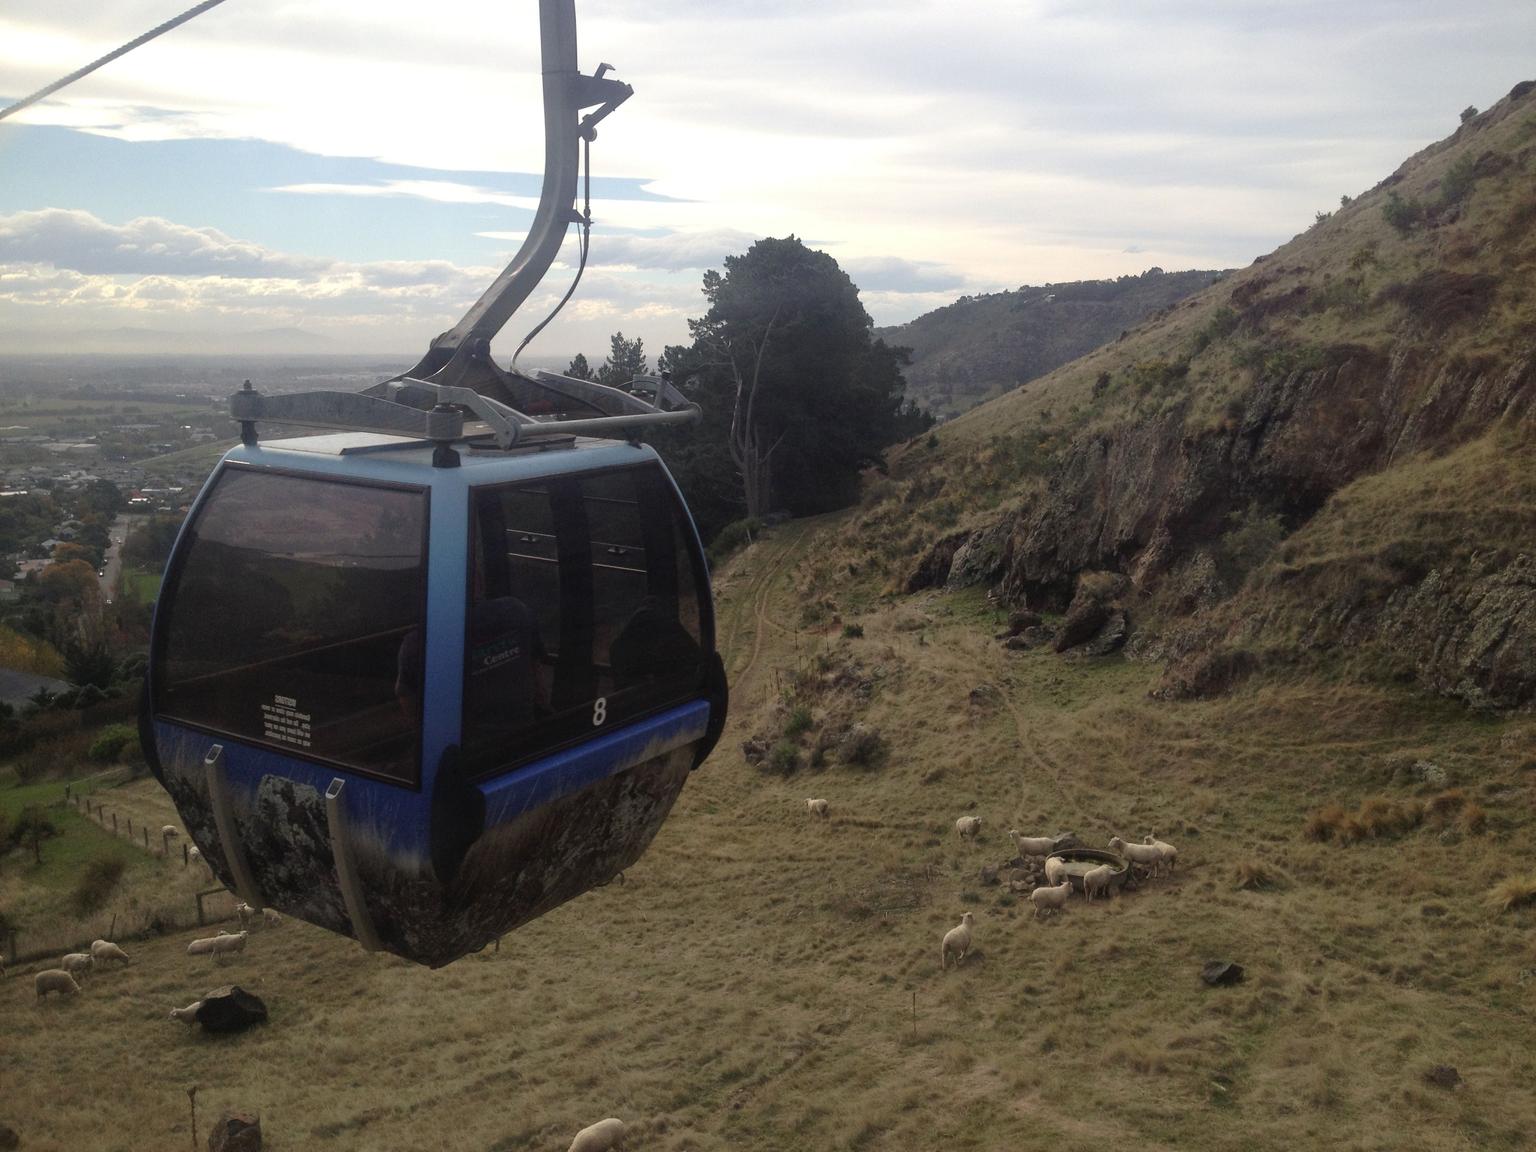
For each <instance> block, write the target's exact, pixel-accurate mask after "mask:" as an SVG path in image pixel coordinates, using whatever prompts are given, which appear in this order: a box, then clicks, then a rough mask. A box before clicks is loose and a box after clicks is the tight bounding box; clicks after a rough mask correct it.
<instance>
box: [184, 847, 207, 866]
mask: <svg viewBox="0 0 1536 1152" xmlns="http://www.w3.org/2000/svg"><path fill="white" fill-rule="evenodd" d="M202 862H203V850H202V849H201V848H188V849H187V863H188V864H201V863H202Z"/></svg>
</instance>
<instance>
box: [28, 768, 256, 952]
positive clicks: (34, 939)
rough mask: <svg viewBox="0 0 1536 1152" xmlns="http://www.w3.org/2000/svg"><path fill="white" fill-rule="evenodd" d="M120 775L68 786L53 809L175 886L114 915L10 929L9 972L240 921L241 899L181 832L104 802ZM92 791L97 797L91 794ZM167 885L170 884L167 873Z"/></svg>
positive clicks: (35, 844) (35, 845)
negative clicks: (90, 826)
mask: <svg viewBox="0 0 1536 1152" xmlns="http://www.w3.org/2000/svg"><path fill="white" fill-rule="evenodd" d="M115 775H116V774H103V775H102V776H98V777H95V778H92V779H90V780H85V781H73V782H71V783H68V784H65V785H64V791H63V795H62V796H61V797H60V798H59V799H57V800H55V801H52V802H51V803H50V804H49V807H51V808H54V809H60V808H66V809H72V810H73V811H74V812H75V813H76V814H78V815H79V816H81V817H82V818H84V819H87V820H90V821H91V822H92V823H94V824H95V825H97V826H98V827H99V828H101V829H102V830H103V831H105V832H110V833H112V834H113V835H114V836H117V837H118V838H119V839H126V840H127V841H128V842H129V843H130V844H132V845H133V846H134V847H135V848H138V849H139V850H140V851H142V852H144V853H146V854H148V855H150V856H152V857H154V858H155V859H157V860H159V861H161V862H162V864H163V865H164V866H165V867H166V868H168V869H172V870H174V871H173V872H172V876H173V877H175V879H174V880H173V881H172V883H171V884H162V885H160V886H159V887H158V888H157V889H156V890H155V891H154V892H153V893H152V894H150V895H146V894H144V893H140V894H138V895H137V896H136V897H135V898H130V899H128V900H127V901H126V902H125V903H124V905H123V906H121V907H118V908H117V909H116V910H115V911H112V912H110V913H108V912H106V911H103V912H102V913H101V914H98V915H95V916H91V917H69V916H63V917H60V918H58V919H57V920H55V921H53V922H50V923H48V924H47V925H38V926H35V927H34V926H31V925H26V924H21V925H7V926H6V927H5V930H4V933H3V937H0V956H3V958H4V961H5V963H6V964H7V965H18V964H30V963H32V962H34V961H37V960H45V959H48V958H51V957H58V956H61V955H63V954H65V953H67V952H83V951H87V950H89V948H90V944H91V941H92V940H97V939H105V940H114V941H117V942H123V941H133V940H143V939H148V938H150V937H154V936H163V935H166V934H168V933H171V932H177V931H180V930H182V929H185V928H190V927H193V926H194V925H196V926H199V927H200V926H203V925H207V924H215V923H219V922H222V921H227V920H233V919H236V918H237V916H236V912H235V905H236V904H237V903H238V902H239V900H238V898H237V897H236V896H235V895H234V894H233V893H232V892H230V891H229V890H228V889H226V888H224V887H222V886H216V882H215V880H214V876H213V872H212V870H211V869H210V868H208V866H207V865H206V864H204V863H202V862H201V861H200V860H199V859H197V858H195V857H194V856H193V855H192V850H191V846H190V845H189V844H188V843H187V842H186V839H185V838H184V837H183V836H182V834H181V832H180V831H179V830H173V831H167V829H168V828H170V827H171V826H169V825H165V824H159V823H156V822H155V821H153V820H150V819H146V818H145V817H144V815H143V814H142V813H140V814H139V815H138V816H135V815H133V814H132V813H129V812H126V811H123V810H122V808H121V806H119V805H116V804H112V803H109V802H108V801H107V800H102V799H100V795H101V791H100V789H101V787H102V785H103V784H104V783H106V781H107V780H108V778H110V777H112V776H115ZM115 782H118V783H120V782H121V780H117V781H115ZM93 786H94V787H95V788H96V789H97V790H92V789H93ZM108 787H110V785H108ZM46 843H47V841H46V840H39V839H38V838H35V837H34V838H33V839H32V840H31V841H30V842H24V843H23V844H22V846H21V847H22V849H23V858H25V853H26V851H28V850H30V851H31V852H32V853H33V854H35V856H36V858H37V859H38V860H40V859H41V854H42V851H43V847H42V845H44V844H46ZM178 864H179V865H180V867H179V868H178V867H177V865H178ZM161 879H162V880H163V879H164V875H163V873H162V877H161ZM210 885H215V886H210Z"/></svg>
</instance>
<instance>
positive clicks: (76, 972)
mask: <svg viewBox="0 0 1536 1152" xmlns="http://www.w3.org/2000/svg"><path fill="white" fill-rule="evenodd" d="M95 963H96V958H95V957H93V956H92V955H91V954H90V953H89V952H71V953H69V954H68V955H67V956H65V957H64V959H62V960H60V961H59V967H60V968H62V969H64V971H66V972H68V973H69V974H70V975H71V976H89V975H90V973H91V968H92V967H93V966H94V965H95Z"/></svg>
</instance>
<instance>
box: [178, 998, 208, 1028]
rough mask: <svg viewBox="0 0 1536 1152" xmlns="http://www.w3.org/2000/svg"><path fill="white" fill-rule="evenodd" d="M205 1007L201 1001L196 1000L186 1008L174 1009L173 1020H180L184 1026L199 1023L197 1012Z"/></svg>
mask: <svg viewBox="0 0 1536 1152" xmlns="http://www.w3.org/2000/svg"><path fill="white" fill-rule="evenodd" d="M202 1006H203V1002H202V1001H201V1000H194V1001H192V1003H190V1004H188V1005H187V1006H186V1007H185V1008H172V1009H171V1019H172V1020H180V1021H181V1022H182V1023H183V1024H196V1023H197V1010H198V1009H199V1008H201V1007H202Z"/></svg>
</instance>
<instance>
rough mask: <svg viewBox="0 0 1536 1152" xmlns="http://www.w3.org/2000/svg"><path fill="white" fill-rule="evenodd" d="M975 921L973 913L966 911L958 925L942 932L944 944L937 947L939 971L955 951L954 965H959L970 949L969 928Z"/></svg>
mask: <svg viewBox="0 0 1536 1152" xmlns="http://www.w3.org/2000/svg"><path fill="white" fill-rule="evenodd" d="M975 923H976V916H975V914H974V913H971V912H967V913H965V914H964V915H962V916H961V917H960V923H959V925H958V926H956V927H954V928H951V929H950V930H949V931H948V932H946V933H944V944H943V946H942V947H941V948H940V949H939V971H940V972H942V971H944V969H945V967H947V966H948V963H949V954H950V952H951V951H953V952H954V953H955V967H956V968H958V967H960V961H962V960H964V959H965V954H966V953H967V952H969V951H970V950H971V928H972V926H973V925H974V924H975Z"/></svg>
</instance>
